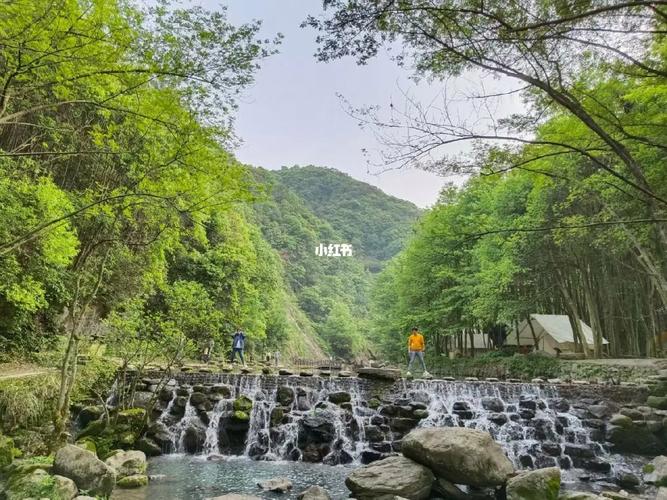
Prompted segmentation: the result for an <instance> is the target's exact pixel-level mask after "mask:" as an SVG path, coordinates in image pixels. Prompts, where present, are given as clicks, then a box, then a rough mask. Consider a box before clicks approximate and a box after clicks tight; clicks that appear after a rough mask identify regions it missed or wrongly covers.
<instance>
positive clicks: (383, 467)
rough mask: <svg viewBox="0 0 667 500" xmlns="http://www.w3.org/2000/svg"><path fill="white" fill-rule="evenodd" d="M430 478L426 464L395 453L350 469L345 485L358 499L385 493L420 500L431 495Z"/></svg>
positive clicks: (371, 499) (369, 498)
mask: <svg viewBox="0 0 667 500" xmlns="http://www.w3.org/2000/svg"><path fill="white" fill-rule="evenodd" d="M433 480H434V477H433V473H432V472H431V471H430V470H429V469H428V468H427V467H424V466H423V465H420V464H418V463H417V462H414V461H412V460H410V459H409V458H405V457H400V456H397V457H389V458H385V459H384V460H379V461H377V462H373V463H372V464H370V465H366V466H365V467H361V468H359V469H356V470H354V471H353V472H352V474H350V475H349V476H348V478H347V479H346V480H345V485H346V486H347V488H348V489H349V490H350V491H351V492H352V496H354V497H355V498H357V499H358V500H375V499H377V498H381V497H383V496H385V495H386V496H390V495H397V496H401V497H404V498H407V499H409V500H422V499H426V498H428V497H429V495H430V494H431V487H432V486H433Z"/></svg>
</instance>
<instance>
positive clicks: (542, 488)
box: [506, 467, 560, 500]
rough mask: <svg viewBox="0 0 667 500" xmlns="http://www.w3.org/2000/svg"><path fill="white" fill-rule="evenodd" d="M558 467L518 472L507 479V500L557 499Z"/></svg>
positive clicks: (558, 487)
mask: <svg viewBox="0 0 667 500" xmlns="http://www.w3.org/2000/svg"><path fill="white" fill-rule="evenodd" d="M559 491H560V469H559V468H558V467H549V468H546V469H538V470H534V471H528V472H520V473H519V474H517V475H516V476H514V477H512V478H510V479H509V480H508V481H507V488H506V492H507V500H557V499H558V493H559Z"/></svg>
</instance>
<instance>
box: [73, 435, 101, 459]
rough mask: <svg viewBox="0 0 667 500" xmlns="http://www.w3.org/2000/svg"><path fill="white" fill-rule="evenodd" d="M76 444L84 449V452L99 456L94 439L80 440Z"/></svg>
mask: <svg viewBox="0 0 667 500" xmlns="http://www.w3.org/2000/svg"><path fill="white" fill-rule="evenodd" d="M74 444H75V445H76V446H78V447H79V448H83V449H84V450H88V451H89V452H91V453H92V454H94V455H97V445H96V444H95V441H94V440H93V439H92V438H83V439H79V440H78V441H77V442H76V443H74Z"/></svg>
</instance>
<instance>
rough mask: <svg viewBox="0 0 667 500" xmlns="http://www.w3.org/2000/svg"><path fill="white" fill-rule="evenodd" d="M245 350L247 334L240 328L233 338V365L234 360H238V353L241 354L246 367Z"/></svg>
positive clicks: (240, 356)
mask: <svg viewBox="0 0 667 500" xmlns="http://www.w3.org/2000/svg"><path fill="white" fill-rule="evenodd" d="M244 349H245V333H243V331H242V330H241V329H240V328H237V329H236V331H235V332H234V336H233V337H232V359H231V363H232V364H234V359H236V353H238V354H239V358H240V359H241V363H242V364H243V366H245V359H244V358H243V350H244Z"/></svg>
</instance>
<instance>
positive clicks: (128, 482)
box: [116, 474, 148, 489]
mask: <svg viewBox="0 0 667 500" xmlns="http://www.w3.org/2000/svg"><path fill="white" fill-rule="evenodd" d="M147 484H148V476H147V475H145V474H133V475H131V476H125V477H123V478H121V479H119V480H118V482H117V483H116V486H118V487H119V488H124V489H130V488H141V487H142V486H146V485H147Z"/></svg>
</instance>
